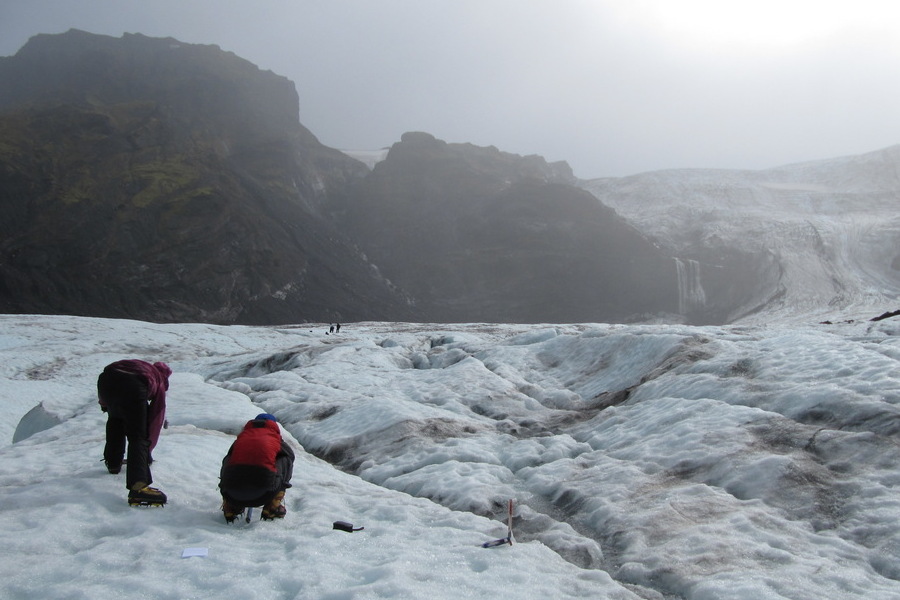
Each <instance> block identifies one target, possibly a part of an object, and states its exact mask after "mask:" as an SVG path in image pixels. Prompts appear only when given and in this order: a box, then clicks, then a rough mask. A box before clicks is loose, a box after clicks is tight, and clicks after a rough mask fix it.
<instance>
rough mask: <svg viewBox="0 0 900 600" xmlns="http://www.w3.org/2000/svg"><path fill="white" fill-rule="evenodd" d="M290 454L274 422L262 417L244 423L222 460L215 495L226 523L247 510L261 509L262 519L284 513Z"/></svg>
mask: <svg viewBox="0 0 900 600" xmlns="http://www.w3.org/2000/svg"><path fill="white" fill-rule="evenodd" d="M293 474H294V451H293V450H291V447H290V446H289V445H288V444H287V442H285V440H284V438H282V436H281V428H280V427H279V425H278V421H277V419H276V418H275V417H274V416H272V415H270V414H268V413H262V414H260V415H257V416H256V418H255V419H251V420H250V421H247V423H246V425H244V428H243V430H241V432H240V433H239V434H238V436H237V439H235V441H234V443H233V444H232V445H231V447H230V448H229V449H228V453H227V454H226V455H225V458H223V459H222V470H221V471H220V473H219V479H220V481H219V491H221V493H222V512H223V513H224V515H225V520H226V521H227V522H228V523H231V522H233V521H234V520H235V519H236V518H237V517H238V515H240V514H242V513H243V512H244V509H245V508H247V507H249V506H262V507H263V509H262V518H263V519H281V518H284V516H285V514H286V513H287V508H285V506H284V504H283V502H284V492H285V490H287V489H288V488H289V487H291V477H293Z"/></svg>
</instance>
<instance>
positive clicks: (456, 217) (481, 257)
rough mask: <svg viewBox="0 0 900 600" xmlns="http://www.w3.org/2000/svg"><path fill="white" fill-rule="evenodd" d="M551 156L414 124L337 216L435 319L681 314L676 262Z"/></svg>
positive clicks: (610, 317) (615, 318) (372, 257)
mask: <svg viewBox="0 0 900 600" xmlns="http://www.w3.org/2000/svg"><path fill="white" fill-rule="evenodd" d="M575 182H576V180H575V178H574V177H573V175H572V172H571V169H569V167H568V165H566V164H565V163H557V164H548V163H547V162H546V161H544V159H542V158H540V157H537V156H529V157H521V156H518V155H512V154H508V153H504V152H500V151H499V150H498V149H496V148H493V147H490V148H481V147H476V146H472V145H470V144H448V143H446V142H444V141H441V140H438V139H435V138H434V137H433V136H431V135H429V134H427V133H406V134H404V135H403V137H402V139H401V141H400V142H399V143H397V144H394V146H393V147H392V148H391V150H390V152H389V153H388V155H387V158H386V159H385V160H384V161H382V162H379V163H378V164H377V165H376V166H375V168H374V170H373V172H372V174H371V175H370V176H369V177H368V178H366V179H365V180H363V181H361V182H358V183H357V184H356V185H355V186H354V188H353V192H352V193H351V194H349V195H348V196H347V197H346V202H345V203H343V204H341V203H336V205H338V206H339V207H340V210H341V212H340V214H339V218H340V220H341V222H342V223H343V224H344V228H345V230H346V231H348V232H350V234H351V235H352V237H353V238H354V239H355V240H356V241H357V243H358V244H359V245H360V247H361V248H364V249H365V252H366V254H367V256H368V258H369V260H370V261H371V262H373V263H374V264H375V265H377V266H378V267H379V269H380V271H381V273H382V274H383V275H384V276H386V277H387V278H388V279H389V280H390V281H392V282H393V283H395V284H396V285H397V286H399V287H400V288H402V289H404V290H406V291H407V292H408V293H409V294H410V296H411V297H413V298H416V300H417V302H418V303H419V305H424V306H425V307H427V314H428V315H429V318H430V319H431V320H435V321H438V322H453V321H488V322H504V321H518V322H526V323H528V322H541V321H544V322H585V321H620V320H625V319H633V318H636V317H638V316H646V314H648V313H651V314H653V313H659V312H674V310H676V307H677V279H676V273H677V272H676V268H675V263H674V261H673V260H672V259H671V258H669V257H667V256H665V255H663V254H661V253H660V251H659V250H658V249H657V248H656V247H655V246H653V244H652V243H651V242H650V241H649V240H648V239H647V238H646V237H644V236H643V235H641V234H640V233H639V232H638V231H637V230H636V229H634V228H633V227H632V226H630V225H628V224H627V223H626V222H625V221H624V220H622V219H621V218H620V217H619V216H618V215H616V213H615V211H613V210H612V209H610V208H607V207H605V206H603V205H602V204H600V203H599V202H598V201H597V199H596V198H594V197H593V196H592V195H590V194H589V193H587V192H585V191H584V190H581V189H579V188H578V187H576V186H575V185H573V184H574V183H575Z"/></svg>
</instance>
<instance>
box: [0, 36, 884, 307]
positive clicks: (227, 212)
mask: <svg viewBox="0 0 900 600" xmlns="http://www.w3.org/2000/svg"><path fill="white" fill-rule="evenodd" d="M0 83H2V85H0V131H2V133H3V138H2V142H0V167H2V168H0V207H2V208H3V210H4V214H5V217H6V218H5V219H4V220H3V223H2V225H0V227H2V231H3V233H4V237H3V239H2V240H0V310H2V311H5V312H17V313H59V314H74V315H86V316H106V317H125V318H139V319H150V320H156V321H204V322H213V323H223V324H228V323H245V324H264V323H266V324H273V323H290V322H303V321H328V320H336V321H354V320H365V319H375V320H405V321H409V320H412V321H431V322H473V321H491V322H523V323H535V322H557V323H559V322H601V321H602V322H686V323H692V324H720V323H729V322H734V321H737V320H741V319H746V318H749V317H751V316H753V315H766V314H769V313H771V312H772V311H776V312H778V313H779V314H783V313H791V312H796V311H797V310H800V311H801V312H803V313H815V312H816V311H817V310H818V309H826V308H827V310H828V311H833V310H835V309H845V310H847V311H854V310H858V311H859V312H860V313H861V314H865V313H866V312H869V313H871V314H878V313H880V312H882V311H883V310H886V309H889V308H893V307H892V306H890V304H891V303H893V302H895V300H896V298H897V296H898V288H900V284H898V273H900V269H898V265H900V258H898V253H897V250H896V248H897V240H898V225H897V215H896V212H895V211H894V209H893V207H894V205H895V199H896V197H897V195H898V188H900V186H898V183H897V176H896V168H897V151H896V149H888V150H885V151H881V152H875V153H872V154H868V155H863V156H859V157H848V158H837V159H833V160H830V161H820V162H817V163H809V164H801V165H793V166H786V167H782V168H778V169H771V170H767V171H721V170H676V171H662V172H653V173H647V174H643V175H636V176H632V177H625V178H612V179H600V180H593V181H579V180H578V179H577V178H575V176H574V174H573V173H572V171H571V169H570V168H569V166H568V165H567V164H566V163H564V162H555V163H550V162H548V161H546V160H545V159H544V158H542V157H540V156H520V155H516V154H512V153H508V152H504V151H503V150H502V149H498V148H495V147H493V146H491V147H482V146H475V145H473V144H467V143H460V142H453V141H449V142H448V141H444V140H440V139H437V138H435V137H434V136H433V135H431V134H429V133H426V132H407V133H404V134H402V135H400V136H399V137H400V139H399V141H397V142H396V143H394V144H393V145H392V146H391V147H390V148H389V149H387V150H375V149H373V150H370V151H368V152H363V153H360V152H340V151H338V150H336V149H333V148H328V147H326V146H324V145H322V144H321V143H320V142H319V141H318V139H317V138H316V137H315V135H314V133H313V132H311V131H309V130H308V129H307V128H306V127H304V126H303V125H302V124H301V123H300V122H299V120H298V117H297V115H298V97H297V93H296V90H295V87H294V84H293V83H292V82H291V81H289V80H287V79H286V78H284V77H281V76H279V75H277V74H274V73H271V72H268V71H262V70H261V69H259V68H258V67H256V66H255V65H253V64H252V63H249V62H248V61H246V60H244V59H242V58H240V57H237V56H235V55H234V54H232V53H229V52H224V51H222V50H221V49H220V48H218V47H216V46H200V45H191V44H183V43H181V42H179V41H178V40H175V39H172V38H150V37H146V36H143V35H139V34H129V35H125V36H123V37H122V38H112V37H108V36H99V35H94V34H90V33H86V32H83V31H77V30H72V31H69V32H67V33H65V34H59V35H40V36H36V37H34V38H33V39H32V40H30V41H29V43H28V44H26V46H25V47H23V48H22V49H21V50H20V51H19V52H18V53H17V54H16V55H15V56H12V57H7V58H2V59H0ZM353 156H359V157H361V158H363V159H364V162H363V161H358V160H355V159H354V158H353ZM588 192H590V193H588Z"/></svg>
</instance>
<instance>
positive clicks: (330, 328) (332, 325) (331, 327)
mask: <svg viewBox="0 0 900 600" xmlns="http://www.w3.org/2000/svg"><path fill="white" fill-rule="evenodd" d="M328 333H334V324H333V323H332V324H331V325H330V327H328Z"/></svg>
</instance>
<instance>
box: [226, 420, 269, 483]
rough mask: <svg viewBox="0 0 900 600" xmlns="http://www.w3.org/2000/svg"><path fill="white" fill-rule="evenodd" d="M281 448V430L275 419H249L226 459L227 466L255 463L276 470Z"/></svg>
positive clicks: (254, 464)
mask: <svg viewBox="0 0 900 600" xmlns="http://www.w3.org/2000/svg"><path fill="white" fill-rule="evenodd" d="M279 450H281V430H280V429H279V428H278V423H276V422H275V421H268V420H261V421H249V422H247V424H246V425H244V429H243V431H241V432H240V433H239V434H238V436H237V439H236V440H235V441H234V444H233V445H232V446H231V451H230V452H229V456H228V458H227V461H226V465H227V466H237V465H253V466H257V467H265V468H266V469H267V470H269V471H272V472H273V473H274V472H275V457H276V456H277V455H278V451H279Z"/></svg>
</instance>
